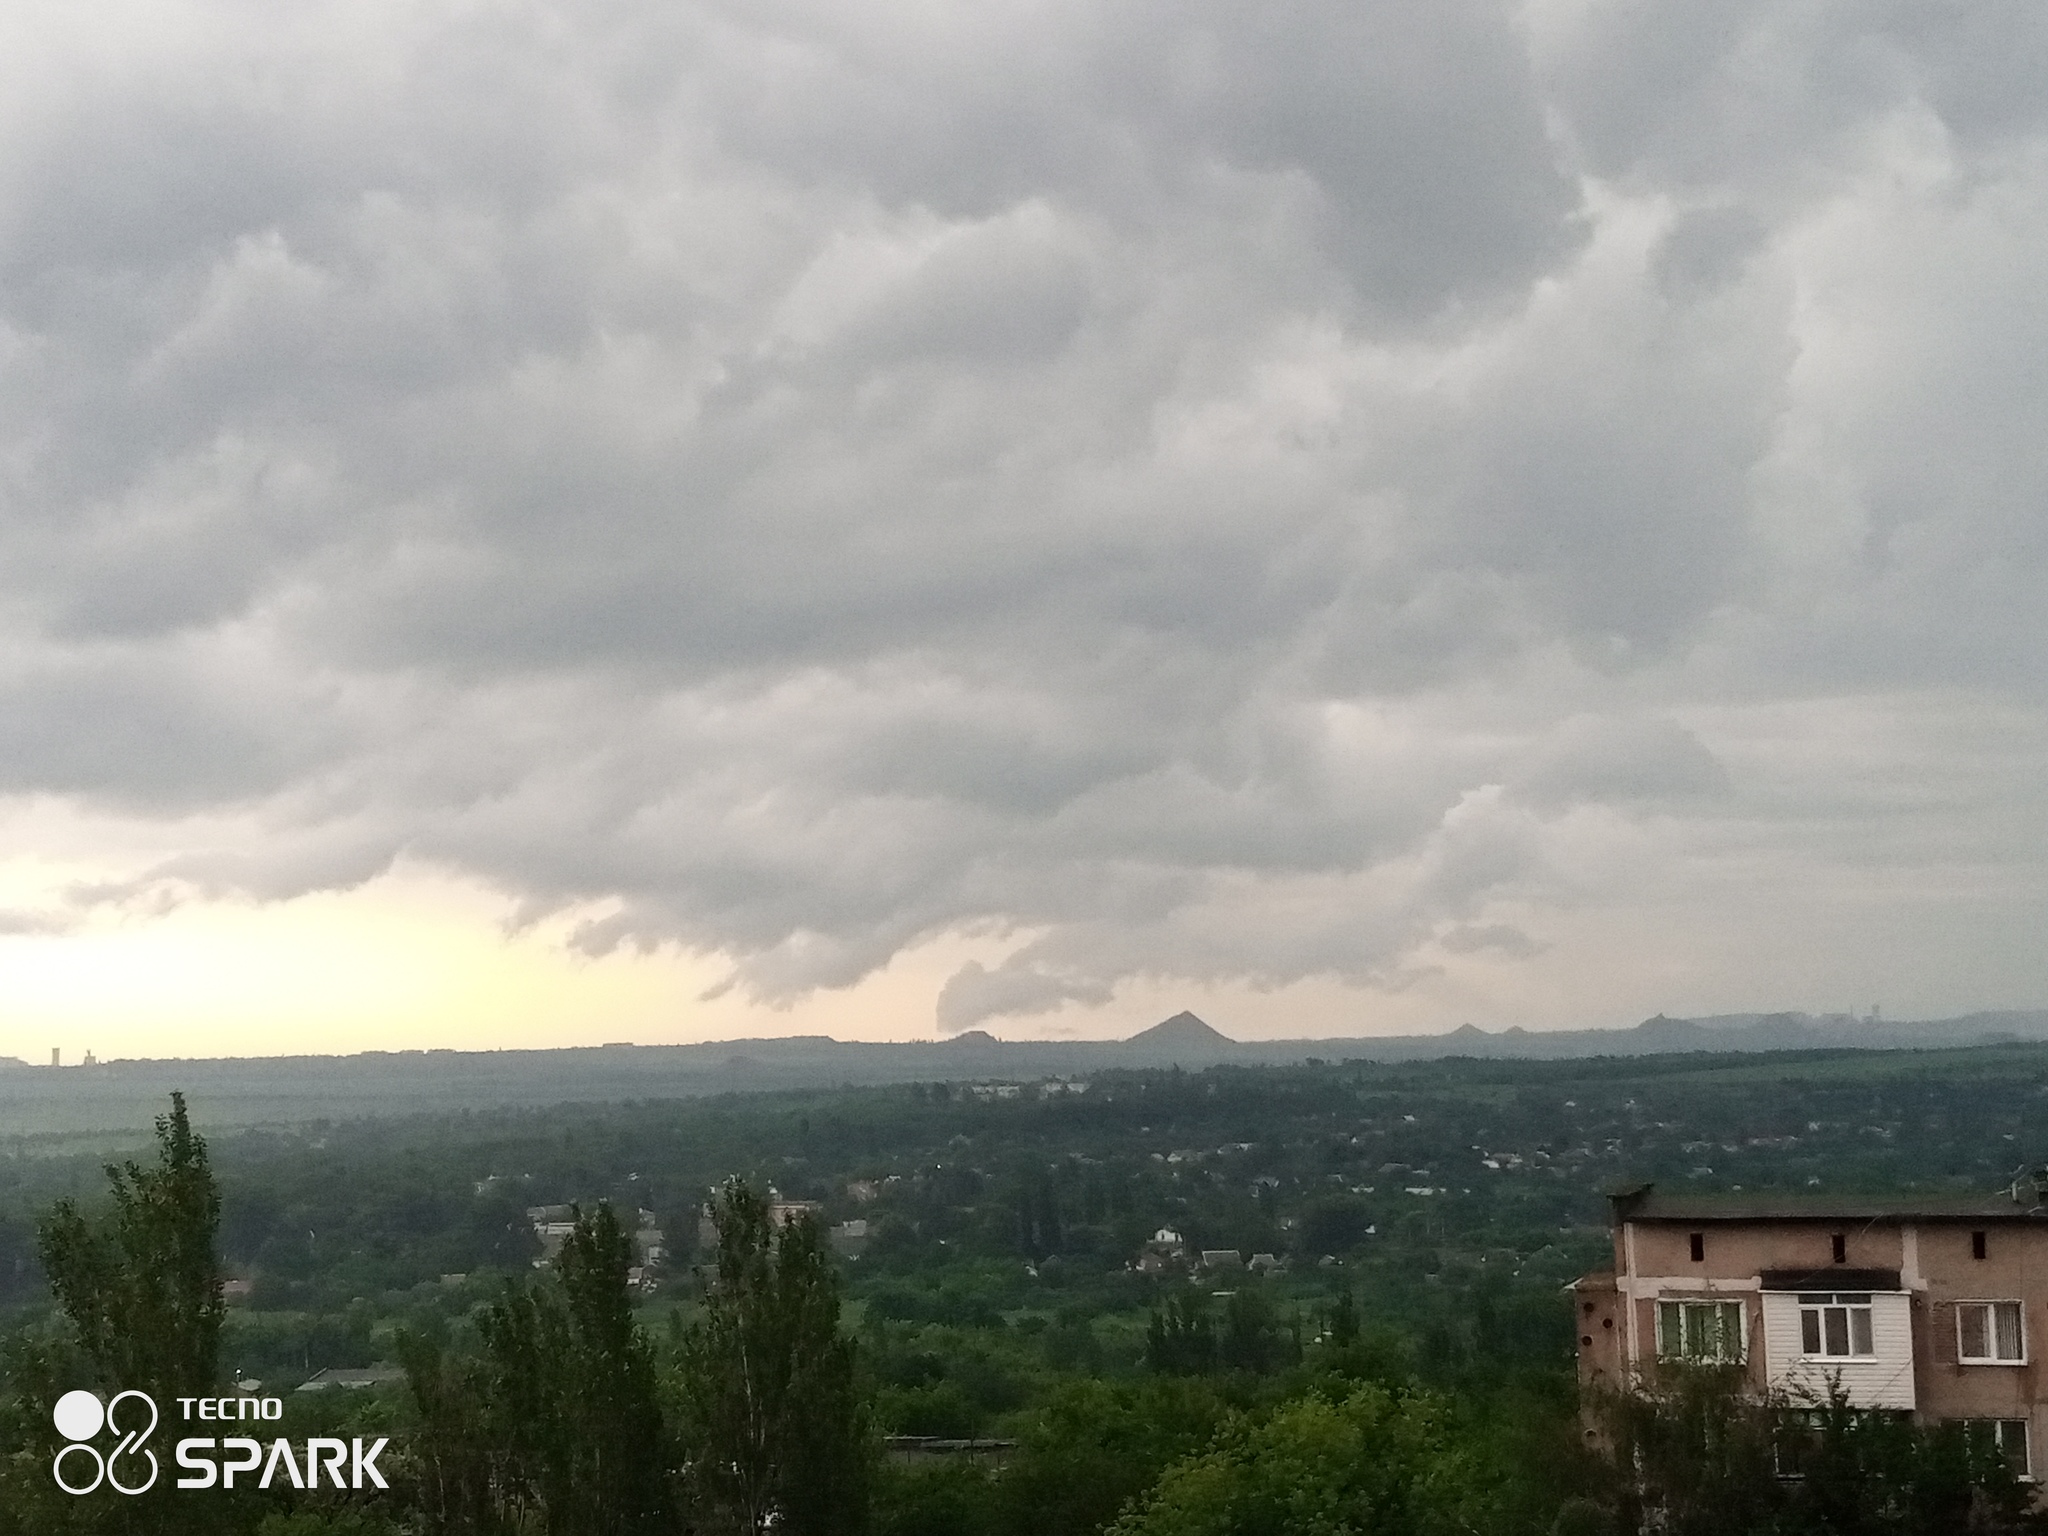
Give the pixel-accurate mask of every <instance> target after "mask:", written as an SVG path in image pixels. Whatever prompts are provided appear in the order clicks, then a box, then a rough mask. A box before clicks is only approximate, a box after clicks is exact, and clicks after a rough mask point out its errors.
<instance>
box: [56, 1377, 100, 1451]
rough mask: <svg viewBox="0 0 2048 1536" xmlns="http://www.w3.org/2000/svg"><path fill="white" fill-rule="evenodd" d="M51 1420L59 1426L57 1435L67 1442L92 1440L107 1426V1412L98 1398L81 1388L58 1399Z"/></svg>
mask: <svg viewBox="0 0 2048 1536" xmlns="http://www.w3.org/2000/svg"><path fill="white" fill-rule="evenodd" d="M50 1418H51V1419H52V1420H53V1421H54V1422H55V1423H56V1425H57V1433H58V1434H60V1435H62V1436H63V1437H64V1438H65V1439H66V1440H90V1439H91V1438H92V1437H93V1436H94V1435H96V1434H98V1433H99V1432H100V1430H101V1429H103V1428H104V1427H105V1426H106V1422H107V1410H106V1409H105V1408H103V1407H102V1406H101V1405H100V1400H99V1399H98V1398H97V1397H95V1396H93V1394H92V1393H90V1392H87V1391H86V1390H85V1389H84V1388H82V1387H81V1388H80V1389H79V1390H78V1391H76V1392H66V1393H65V1394H64V1395H63V1396H62V1397H60V1398H58V1399H57V1406H56V1408H55V1409H54V1410H52V1412H51V1414H50Z"/></svg>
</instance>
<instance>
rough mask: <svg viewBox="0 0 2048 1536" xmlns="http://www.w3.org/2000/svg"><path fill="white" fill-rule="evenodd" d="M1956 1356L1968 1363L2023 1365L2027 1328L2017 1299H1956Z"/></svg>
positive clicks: (2025, 1354) (2025, 1356)
mask: <svg viewBox="0 0 2048 1536" xmlns="http://www.w3.org/2000/svg"><path fill="white" fill-rule="evenodd" d="M1956 1358H1957V1359H1958V1360H1960V1361H1962V1362H1963V1363H1964V1364H1965V1365H2020V1364H2023V1363H2025V1361H2026V1358H2027V1340H2026V1328H2025V1326H2024V1324H2023V1322H2022V1319H2021V1315H2020V1304H2019V1303H2018V1302H2016V1301H1959V1302H1957V1303H1956Z"/></svg>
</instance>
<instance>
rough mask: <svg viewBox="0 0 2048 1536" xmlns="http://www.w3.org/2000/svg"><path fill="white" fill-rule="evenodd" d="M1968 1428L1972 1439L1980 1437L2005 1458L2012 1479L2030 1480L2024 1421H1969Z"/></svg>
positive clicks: (2030, 1463)
mask: <svg viewBox="0 0 2048 1536" xmlns="http://www.w3.org/2000/svg"><path fill="white" fill-rule="evenodd" d="M1968 1428H1969V1431H1970V1434H1971V1435H1972V1436H1973V1437H1975V1436H1980V1435H1981V1436H1982V1437H1983V1438H1984V1440H1988V1441H1989V1442H1990V1443H1991V1444H1992V1445H1993V1446H1995V1447H1996V1448H1997V1450H1998V1453H1999V1454H2000V1455H2001V1456H2003V1457H2004V1458H2005V1464H2006V1465H2007V1466H2008V1467H2011V1468H2012V1475H2013V1476H2014V1477H2018V1478H2031V1477H2032V1476H2033V1475H2034V1469H2033V1463H2032V1459H2031V1458H2030V1457H2029V1456H2028V1455H2027V1421H2026V1420H2025V1419H1971V1420H1969V1421H1968ZM1980 1443H1981V1442H1980Z"/></svg>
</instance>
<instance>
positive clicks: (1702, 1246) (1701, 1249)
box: [1692, 1232, 1707, 1264]
mask: <svg viewBox="0 0 2048 1536" xmlns="http://www.w3.org/2000/svg"><path fill="white" fill-rule="evenodd" d="M1706 1259H1707V1234H1706V1233H1704V1232H1695V1233H1693V1234H1692V1261H1693V1263H1695V1264H1704V1263H1705V1262H1706Z"/></svg>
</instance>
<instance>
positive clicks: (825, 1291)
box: [682, 1179, 870, 1536]
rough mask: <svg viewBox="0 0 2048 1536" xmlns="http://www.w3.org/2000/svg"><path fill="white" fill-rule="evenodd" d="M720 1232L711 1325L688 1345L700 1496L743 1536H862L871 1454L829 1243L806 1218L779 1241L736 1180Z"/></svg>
mask: <svg viewBox="0 0 2048 1536" xmlns="http://www.w3.org/2000/svg"><path fill="white" fill-rule="evenodd" d="M712 1220H713V1223H714V1224H715V1226H716V1227H717V1231H718V1255H717V1261H716V1264H715V1266H714V1268H713V1270H712V1273H711V1274H710V1275H709V1276H708V1278H707V1284H706V1287H705V1296H704V1316H703V1318H702V1320H701V1321H699V1322H698V1323H697V1324H696V1325H695V1326H694V1327H693V1328H692V1329H691V1330H690V1332H689V1333H688V1334H687V1335H685V1337H684V1340H683V1345H682V1395H683V1421H684V1438H685V1444H686V1445H687V1447H688V1449H689V1451H690V1454H691V1457H692V1461H693V1465H694V1469H695V1473H696V1480H697V1483H698V1491H699V1494H700V1496H701V1497H703V1498H704V1499H705V1500H706V1501H707V1502H708V1503H710V1504H711V1505H712V1506H713V1507H714V1508H716V1509H719V1510H721V1511H723V1512H724V1513H725V1514H726V1515H727V1517H728V1518H730V1519H731V1520H732V1521H733V1522H734V1524H735V1525H736V1526H737V1528H738V1529H740V1530H742V1531H745V1532H746V1533H747V1536H759V1533H760V1532H762V1531H765V1530H769V1529H771V1528H772V1529H773V1530H774V1531H776V1532H777V1533H778V1536H782V1533H787V1536H827V1533H836V1536H857V1533H858V1532H859V1531H861V1530H862V1529H863V1528H864V1526H865V1524H866V1520H867V1507H868V1489H869V1465H870V1464H869V1454H868V1446H867V1438H866V1434H865V1428H864V1425H863V1422H862V1417H861V1413H860V1405H859V1400H858V1396H857V1394H856V1391H855V1387H854V1379H853V1343H852V1341H851V1340H850V1339H847V1338H846V1337H845V1336H843V1335H842V1334H841V1333H840V1332H839V1288H838V1280H837V1277H836V1276H835V1275H834V1273H833V1270H832V1262H831V1257H830V1254H829V1253H828V1252H827V1248H826V1243H825V1237H824V1233H823V1231H822V1230H821V1229H820V1228H819V1226H818V1223H817V1222H816V1221H814V1220H812V1219H810V1218H809V1217H805V1218H803V1219H801V1220H798V1221H792V1222H789V1223H787V1224H786V1225H783V1226H781V1227H780V1228H778V1227H777V1226H776V1225H775V1223H774V1221H773V1219H772V1216H771V1213H770V1210H769V1207H768V1205H767V1203H766V1202H765V1201H764V1200H762V1199H761V1197H760V1196H759V1195H757V1194H755V1193H754V1191H753V1190H752V1189H751V1188H749V1187H748V1186H747V1185H746V1184H745V1183H744V1182H742V1181H740V1180H737V1179H735V1180H732V1181H730V1182H728V1183H727V1184H726V1186H725V1188H724V1189H723V1190H722V1191H720V1193H719V1196H718V1199H717V1200H716V1201H715V1202H714V1204H713V1207H712Z"/></svg>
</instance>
